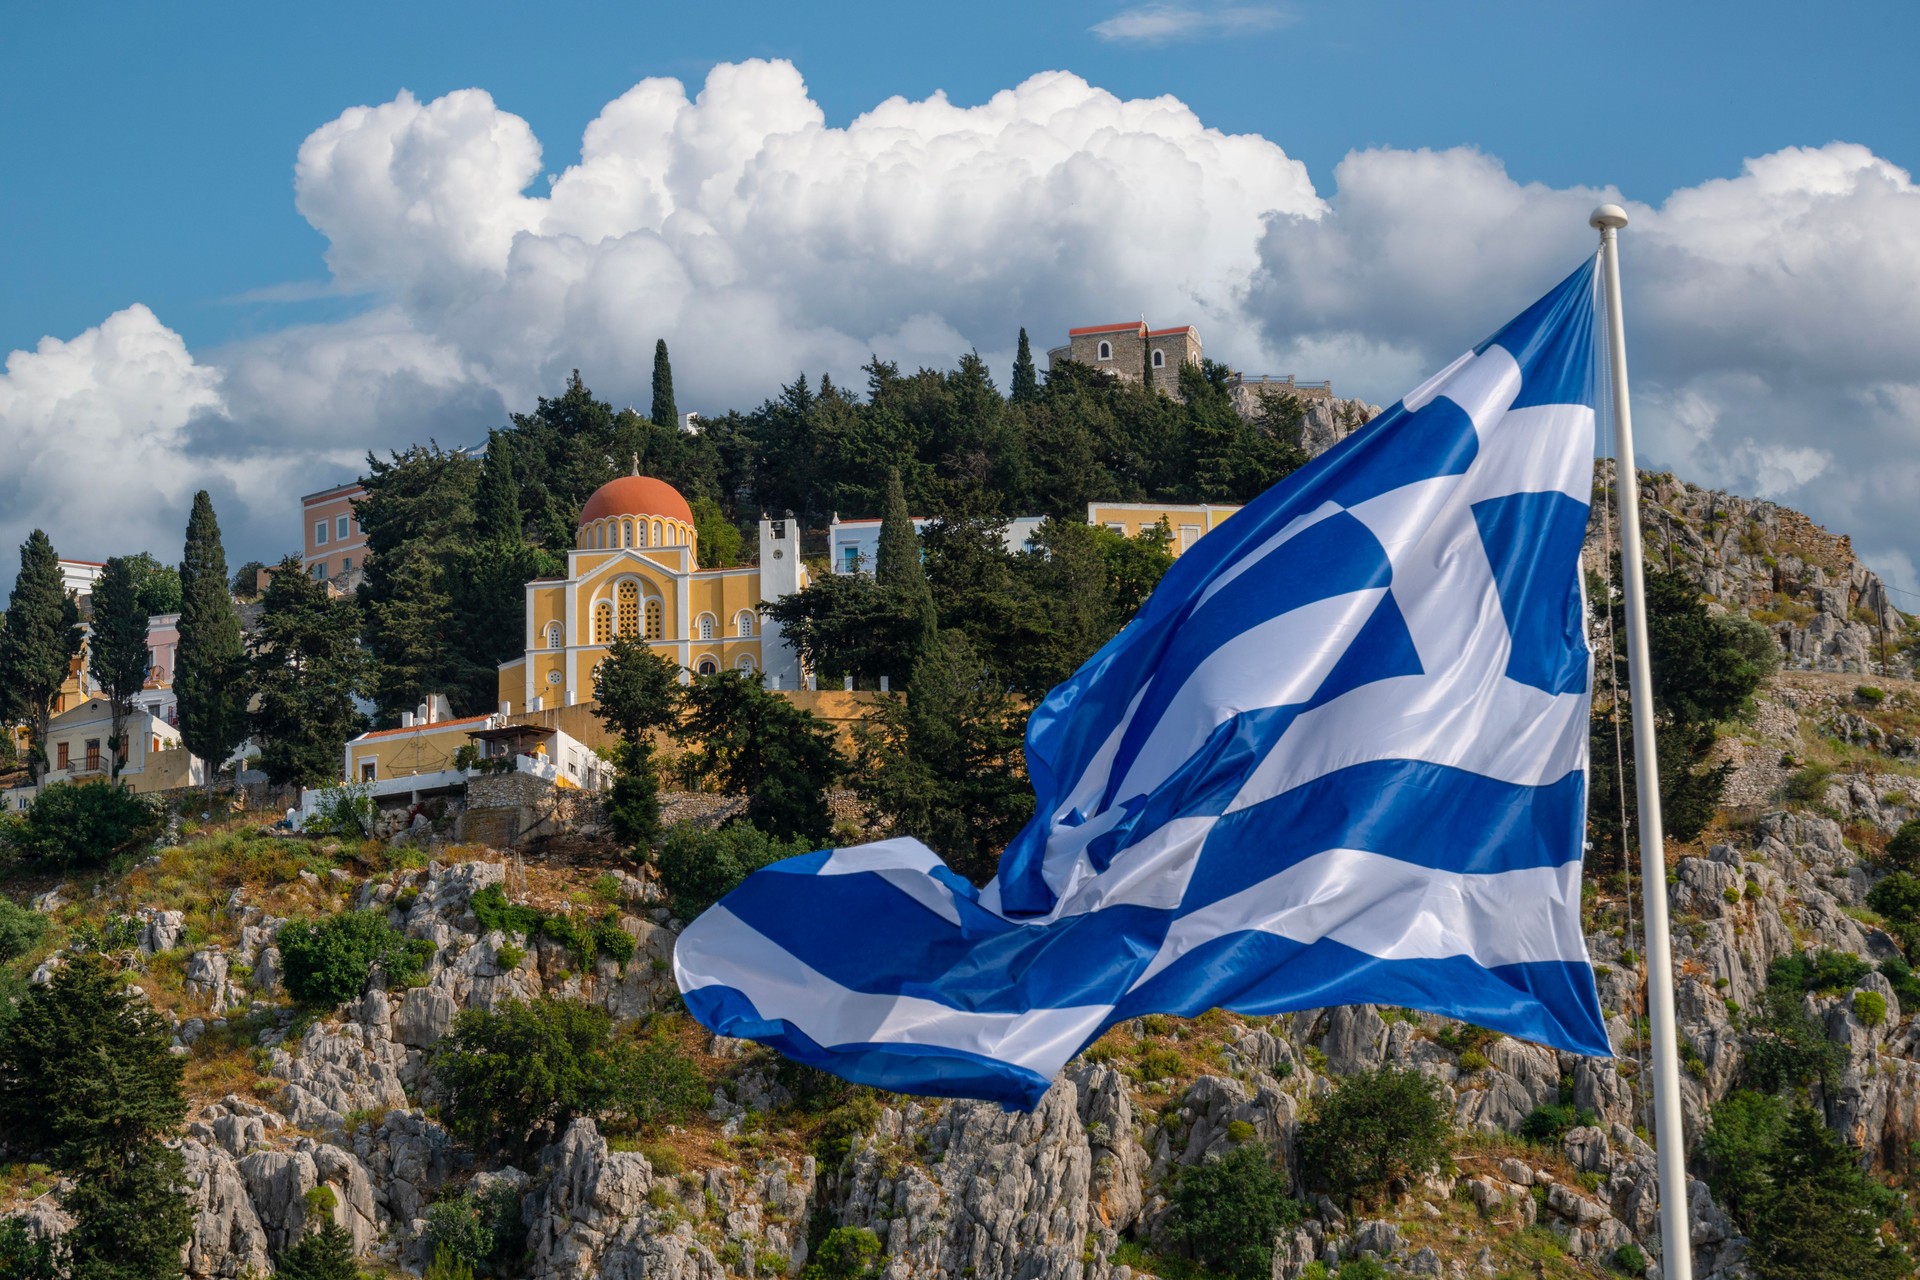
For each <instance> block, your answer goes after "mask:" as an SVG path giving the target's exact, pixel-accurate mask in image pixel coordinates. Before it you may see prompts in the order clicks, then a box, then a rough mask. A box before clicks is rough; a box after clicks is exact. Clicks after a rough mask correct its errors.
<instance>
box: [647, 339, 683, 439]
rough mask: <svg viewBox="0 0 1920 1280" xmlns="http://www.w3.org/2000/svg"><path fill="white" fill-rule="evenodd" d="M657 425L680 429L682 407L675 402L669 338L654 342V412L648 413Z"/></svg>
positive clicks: (672, 429) (669, 428) (670, 429)
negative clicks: (668, 357)
mask: <svg viewBox="0 0 1920 1280" xmlns="http://www.w3.org/2000/svg"><path fill="white" fill-rule="evenodd" d="M648 416H649V417H651V418H652V419H653V425H654V426H656V427H665V428H666V429H667V430H669V431H677V430H679V429H680V407H679V406H678V405H676V404H675V403H674V402H673V365H672V364H671V363H669V362H668V360H667V340H666V339H665V338H660V339H658V340H656V341H655V342H654V344H653V412H652V413H651V414H650V415H648Z"/></svg>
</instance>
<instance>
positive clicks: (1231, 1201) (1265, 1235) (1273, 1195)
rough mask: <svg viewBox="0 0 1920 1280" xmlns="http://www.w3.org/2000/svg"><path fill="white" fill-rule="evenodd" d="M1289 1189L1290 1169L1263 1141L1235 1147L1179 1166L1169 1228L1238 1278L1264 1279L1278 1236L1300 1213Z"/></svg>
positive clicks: (1189, 1247)
mask: <svg viewBox="0 0 1920 1280" xmlns="http://www.w3.org/2000/svg"><path fill="white" fill-rule="evenodd" d="M1287 1191H1288V1186H1287V1175H1286V1173H1285V1171H1283V1170H1281V1169H1278V1168H1276V1167H1275V1166H1274V1163H1273V1156H1272V1154H1271V1153H1270V1152H1268V1151H1267V1149H1266V1148H1265V1147H1263V1146H1261V1145H1259V1144H1256V1143H1247V1144H1245V1145H1243V1146H1238V1147H1235V1148H1233V1149H1232V1150H1231V1151H1229V1152H1227V1154H1226V1155H1224V1156H1222V1157H1220V1158H1219V1159H1217V1160H1208V1161H1206V1162H1205V1163H1203V1164H1197V1165H1189V1166H1188V1167H1187V1168H1186V1169H1184V1170H1182V1171H1181V1173H1180V1176H1179V1178H1178V1179H1177V1180H1176V1181H1175V1183H1174V1186H1173V1195H1172V1201H1173V1203H1172V1205H1171V1207H1170V1208H1169V1211H1168V1215H1167V1230H1168V1234H1169V1235H1171V1236H1172V1238H1173V1239H1175V1240H1177V1241H1179V1242H1180V1243H1181V1244H1182V1245H1183V1246H1185V1248H1186V1250H1187V1252H1188V1253H1190V1254H1191V1255H1192V1256H1193V1257H1195V1258H1197V1259H1198V1260H1199V1261H1200V1262H1202V1263H1204V1264H1205V1265H1206V1266H1208V1267H1210V1268H1212V1269H1213V1270H1216V1271H1220V1272H1223V1273H1225V1274H1226V1275H1229V1276H1232V1277H1235V1280H1265V1277H1266V1276H1268V1275H1269V1274H1270V1273H1271V1272H1272V1270H1273V1239H1274V1236H1275V1235H1277V1234H1278V1233H1279V1231H1280V1229H1281V1228H1282V1227H1286V1226H1291V1225H1293V1224H1294V1223H1297V1222H1299V1221H1300V1217H1301V1214H1300V1206H1299V1205H1298V1204H1297V1203H1296V1202H1295V1201H1293V1200H1291V1199H1289V1198H1288V1196H1287Z"/></svg>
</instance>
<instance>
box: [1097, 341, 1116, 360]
mask: <svg viewBox="0 0 1920 1280" xmlns="http://www.w3.org/2000/svg"><path fill="white" fill-rule="evenodd" d="M1100 358H1101V359H1102V360H1111V359H1113V344H1112V343H1111V342H1103V343H1101V344H1100Z"/></svg>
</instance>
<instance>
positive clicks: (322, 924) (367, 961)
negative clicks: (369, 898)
mask: <svg viewBox="0 0 1920 1280" xmlns="http://www.w3.org/2000/svg"><path fill="white" fill-rule="evenodd" d="M277 943H278V945H279V948H280V960H281V963H282V965H283V966H284V974H285V977H284V981H285V982H286V986H287V994H289V995H291V996H292V997H293V998H294V999H296V1000H298V1001H300V1002H301V1003H302V1004H307V1005H313V1006H315V1007H318V1008H331V1007H332V1006H334V1005H337V1004H340V1003H341V1002H343V1001H346V1000H352V999H354V998H356V997H357V996H359V994H360V992H361V991H362V990H363V989H365V987H366V985H367V975H368V973H370V972H371V971H372V969H373V966H374V965H376V964H377V965H379V966H380V970H381V972H382V973H383V974H385V975H386V978H387V981H388V982H389V983H392V984H395V985H400V986H406V985H410V984H412V983H414V982H417V981H418V980H419V978H420V976H421V975H422V974H423V973H424V972H425V970H426V965H427V961H429V960H431V959H432V958H433V944H432V943H431V942H428V941H426V940H425V939H422V938H409V937H407V936H406V935H405V934H403V933H401V932H399V931H398V930H397V929H394V928H393V927H392V926H390V925H389V924H388V923H387V916H386V913H385V912H384V911H348V912H343V913H342V914H340V915H337V916H328V917H327V918H326V919H324V920H318V921H313V920H295V921H293V922H292V923H291V924H288V925H287V926H286V927H285V928H283V929H281V930H280V936H279V938H278V939H277Z"/></svg>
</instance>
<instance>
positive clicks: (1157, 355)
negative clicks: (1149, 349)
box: [1153, 351, 1167, 369]
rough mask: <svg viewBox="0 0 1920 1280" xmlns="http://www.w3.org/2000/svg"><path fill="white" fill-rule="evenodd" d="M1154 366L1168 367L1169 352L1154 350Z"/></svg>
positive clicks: (1157, 367) (1159, 367)
mask: <svg viewBox="0 0 1920 1280" xmlns="http://www.w3.org/2000/svg"><path fill="white" fill-rule="evenodd" d="M1153 367H1154V368H1156V369H1164V368H1166V367H1167V353H1166V352H1164V351H1156V352H1154V353H1153Z"/></svg>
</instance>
